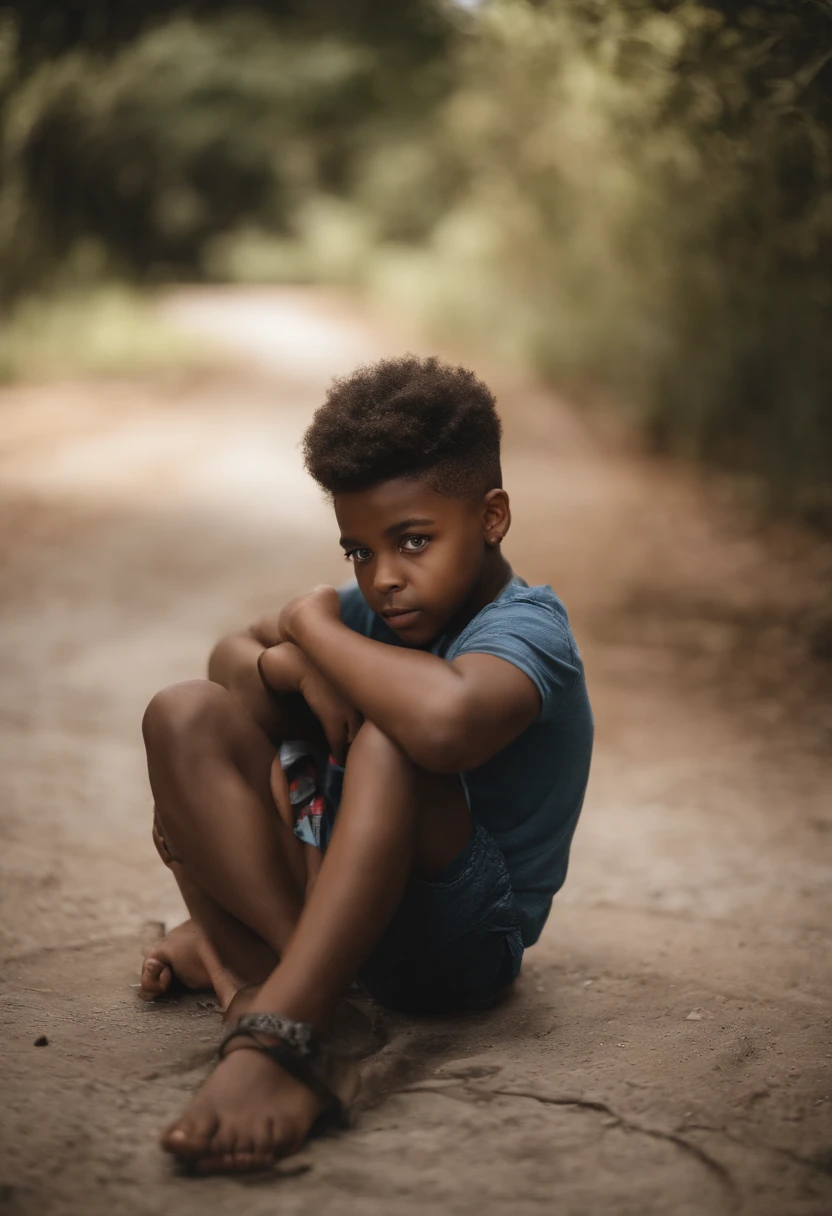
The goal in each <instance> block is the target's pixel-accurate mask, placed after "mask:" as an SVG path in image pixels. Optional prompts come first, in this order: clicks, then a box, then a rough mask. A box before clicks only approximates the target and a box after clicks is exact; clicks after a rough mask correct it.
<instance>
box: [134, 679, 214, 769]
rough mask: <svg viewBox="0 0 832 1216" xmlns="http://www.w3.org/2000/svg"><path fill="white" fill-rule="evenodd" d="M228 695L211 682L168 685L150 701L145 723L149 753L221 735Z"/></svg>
mask: <svg viewBox="0 0 832 1216" xmlns="http://www.w3.org/2000/svg"><path fill="white" fill-rule="evenodd" d="M227 697H228V693H227V692H226V691H225V689H224V688H221V687H220V685H218V684H212V683H211V682H210V681H209V680H185V681H183V682H182V683H180V684H169V685H168V686H167V688H163V689H161V691H159V692H157V693H156V695H155V696H154V697H153V698H151V701H150V703H149V705H148V707H147V709H146V710H145V714H144V718H143V719H142V734H143V735H144V741H145V747H146V748H147V751H148V753H154V754H155V753H158V752H160V751H164V752H165V753H168V754H170V752H171V750H172V749H176V750H179V749H180V748H181V747H182V746H187V747H190V746H192V745H193V744H195V743H198V741H199V740H203V739H213V738H215V737H216V735H217V734H218V733H219V731H220V727H221V722H222V718H223V715H224V712H225V708H226V707H225V701H226V699H227Z"/></svg>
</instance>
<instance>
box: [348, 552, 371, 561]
mask: <svg viewBox="0 0 832 1216" xmlns="http://www.w3.org/2000/svg"><path fill="white" fill-rule="evenodd" d="M372 556H373V551H372V549H350V550H349V552H347V553H345V554H344V557H345V558H346V559H347V561H348V562H350V561H354V562H368V561H369V560H370V558H371V557H372Z"/></svg>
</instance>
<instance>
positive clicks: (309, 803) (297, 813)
mask: <svg viewBox="0 0 832 1216" xmlns="http://www.w3.org/2000/svg"><path fill="white" fill-rule="evenodd" d="M278 755H279V756H280V763H281V766H282V768H283V771H284V773H285V774H286V782H287V784H288V786H289V802H290V803H291V805H292V811H293V813H294V818H295V826H294V833H295V835H296V836H297V838H298V840H302V841H303V842H304V844H311V845H313V846H314V847H315V848H316V849H320V848H321V847H322V844H321V841H322V832H323V822H324V810H325V801H324V793H323V776H322V774H321V772H320V769H319V763H318V762H316V758H315V756H314V755H313V754H312V752H311V751H310V749H309V746H308V744H306V743H303V742H302V741H301V740H298V739H288V740H287V741H286V742H285V743H283V744H281V747H280V751H279V753H278ZM330 759H331V757H330Z"/></svg>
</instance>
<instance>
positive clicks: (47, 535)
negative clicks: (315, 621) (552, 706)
mask: <svg viewBox="0 0 832 1216" xmlns="http://www.w3.org/2000/svg"><path fill="white" fill-rule="evenodd" d="M170 307H171V309H172V310H174V311H175V312H176V315H177V316H178V318H179V320H180V322H181V323H182V324H188V325H190V326H191V327H197V328H199V329H200V330H201V331H202V332H204V333H206V334H208V335H209V336H211V337H212V338H215V339H221V338H223V339H225V340H226V341H230V342H232V343H234V344H236V346H237V347H238V349H241V350H244V351H245V352H246V355H247V362H248V368H247V370H246V371H243V370H239V371H237V370H230V371H229V372H228V374H227V375H215V376H212V377H211V378H210V379H206V380H205V381H204V382H199V381H196V380H193V379H192V380H191V381H190V382H189V383H187V384H179V385H167V386H165V385H159V384H153V385H141V384H133V385H120V386H118V385H117V386H106V387H102V386H97V387H95V388H94V389H89V388H85V386H74V387H67V386H62V387H61V386H57V387H42V388H38V389H25V390H24V389H20V390H16V391H14V392H11V391H9V392H7V393H6V394H5V395H4V396H3V397H2V398H0V420H2V422H1V423H0V427H1V429H2V435H1V436H0V486H2V490H1V491H0V513H2V521H3V528H2V551H3V553H4V554H5V558H6V560H5V564H4V566H3V568H2V572H0V594H2V603H3V623H2V631H1V633H0V648H1V649H0V664H2V671H3V680H2V685H0V722H2V735H0V787H2V800H0V830H1V831H2V844H3V847H2V853H0V884H2V885H1V887H0V890H1V891H2V904H3V907H2V920H0V952H2V956H3V968H2V985H1V986H0V1030H1V1031H2V1039H1V1040H0V1041H2V1049H1V1050H2V1092H3V1102H2V1110H0V1131H2V1148H0V1211H2V1212H4V1213H5V1212H8V1213H20V1214H24V1213H25V1214H26V1216H30V1214H31V1216H34V1214H35V1213H38V1216H47V1214H50V1216H51V1214H52V1213H56V1214H59V1213H60V1214H62V1213H67V1214H68V1213H72V1214H75V1213H78V1214H83V1216H96V1214H98V1213H101V1214H102V1216H104V1214H105V1213H106V1214H107V1216H109V1214H111V1213H119V1214H120V1216H121V1214H122V1213H123V1214H125V1216H140V1214H143V1213H148V1214H150V1213H157V1212H159V1211H162V1210H169V1211H175V1212H177V1213H183V1214H184V1216H186V1214H189V1213H194V1214H196V1213H202V1212H207V1211H210V1212H212V1213H217V1214H218V1216H224V1214H228V1216H230V1214H231V1213H235V1214H236V1213H237V1212H238V1211H245V1212H246V1213H247V1214H248V1213H251V1214H252V1216H260V1214H261V1213H262V1214H263V1216H265V1214H266V1213H270V1214H271V1213H273V1212H274V1211H276V1210H280V1211H281V1212H282V1213H285V1214H287V1216H291V1214H294V1213H303V1214H306V1213H310V1214H312V1213H315V1214H316V1216H317V1214H318V1213H320V1212H323V1211H332V1212H335V1213H338V1214H339V1216H340V1214H341V1213H344V1214H352V1213H355V1214H356V1216H358V1214H359V1213H360V1214H361V1216H375V1214H376V1213H377V1214H378V1216H391V1214H393V1216H399V1214H401V1216H406V1214H407V1216H409V1214H410V1213H413V1214H414V1216H415V1214H416V1213H417V1212H418V1213H421V1212H423V1211H425V1210H427V1211H430V1212H438V1213H443V1214H444V1213H454V1214H456V1213H460V1214H462V1213H469V1212H470V1213H477V1214H478V1216H481V1214H483V1213H489V1214H490V1213H495V1214H496V1213H498V1212H499V1213H501V1212H503V1211H505V1210H507V1209H508V1210H510V1211H512V1212H513V1213H514V1214H515V1216H527V1214H528V1216H532V1214H534V1216H538V1214H542V1213H544V1212H545V1213H548V1212H553V1211H556V1212H558V1213H563V1214H564V1216H567V1214H568V1216H586V1214H588V1213H590V1214H594V1213H604V1214H607V1213H610V1214H615V1216H618V1214H621V1216H624V1214H627V1216H654V1214H655V1216H664V1214H666V1213H674V1214H675V1213H684V1214H687V1213H690V1214H693V1213H696V1214H700V1213H703V1214H704V1213H708V1214H709V1216H711V1214H713V1216H721V1214H723V1213H725V1214H726V1216H727V1214H730V1213H735V1212H745V1213H749V1214H750V1213H754V1214H755V1216H758V1214H759V1216H768V1214H771V1216H802V1214H804V1213H805V1214H807V1216H808V1214H809V1213H813V1214H815V1213H817V1214H818V1216H820V1214H821V1213H824V1214H826V1213H829V1211H830V1210H832V1035H830V1021H831V1020H832V1019H831V1018H830V996H831V995H832V991H830V990H831V989H832V984H831V983H830V965H829V944H828V942H829V926H830V924H832V884H830V871H831V870H832V860H831V859H830V853H831V852H832V809H830V764H829V758H828V757H829V739H830V727H832V717H830V700H829V698H828V696H826V695H824V694H823V688H822V687H821V685H822V683H823V682H824V681H825V680H826V679H827V678H828V677H827V676H826V675H824V674H823V673H824V672H828V664H826V665H824V664H823V663H822V662H821V661H820V660H819V659H817V658H815V659H814V660H813V659H812V658H811V655H810V654H809V651H810V650H811V648H812V647H814V649H815V651H816V652H817V653H818V654H820V653H822V652H823V648H824V638H825V637H826V633H825V631H826V630H828V626H829V622H828V619H827V617H826V616H825V615H824V614H825V608H824V599H823V593H822V591H823V587H824V585H825V586H826V587H828V585H829V583H828V581H825V580H827V579H828V573H829V572H828V565H827V563H828V553H827V550H826V549H824V548H820V547H818V548H815V547H813V544H812V542H811V541H810V540H809V539H808V538H800V537H797V536H795V535H793V534H789V535H788V536H785V534H781V535H779V537H778V535H768V536H767V537H762V536H759V535H756V534H755V533H754V532H753V530H752V529H751V528H750V527H749V526H748V524H747V522H745V521H743V519H742V518H741V517H740V516H738V515H737V513H736V512H733V511H731V510H729V509H728V508H727V507H726V506H725V504H724V503H721V502H720V501H719V500H718V498H715V497H714V495H713V494H709V493H706V492H705V489H704V488H703V487H702V486H701V485H697V484H696V482H695V481H693V480H692V478H691V477H690V475H689V474H688V473H686V472H685V471H684V470H680V469H673V468H667V467H662V466H659V465H655V464H653V463H651V462H649V461H647V460H645V459H643V458H640V457H638V456H637V455H634V454H632V453H626V452H623V451H620V450H618V451H617V450H615V449H614V448H612V447H610V446H609V445H607V444H606V443H605V442H604V441H602V440H601V439H600V438H599V437H598V436H597V435H594V434H593V433H592V432H591V431H590V430H589V429H588V428H587V427H586V425H585V424H584V423H582V422H580V421H579V420H578V418H577V417H576V416H575V415H574V414H573V413H571V412H570V411H569V410H568V409H567V408H566V407H565V406H564V405H563V404H562V403H560V402H558V401H557V400H555V399H552V398H548V397H544V396H543V395H542V394H541V393H540V392H539V391H536V390H533V389H530V388H528V386H518V385H516V384H514V385H512V384H511V383H508V384H500V385H499V386H498V387H499V390H500V398H501V403H502V408H503V411H504V414H505V417H506V421H507V451H506V478H507V484H508V487H509V489H510V491H511V492H512V498H513V503H514V509H515V520H516V522H515V526H514V530H513V533H512V543H511V545H510V547H509V550H508V552H509V556H510V557H511V559H512V561H513V562H514V564H515V566H516V567H517V568H518V569H519V570H520V571H521V572H522V573H524V574H525V575H526V577H527V578H529V579H530V580H534V581H547V582H551V583H552V584H553V585H554V586H555V587H556V589H558V590H559V591H560V592H561V593H562V594H563V596H564V598H565V599H566V602H567V604H568V605H569V607H570V611H571V614H572V617H573V621H574V624H575V628H576V633H577V636H578V639H579V642H580V643H581V645H582V648H583V650H584V653H585V657H586V660H587V667H588V672H589V676H590V682H591V683H590V687H591V692H592V695H593V701H594V705H595V709H596V714H597V719H598V748H597V754H596V760H595V765H594V771H593V777H592V782H591V787H590V793H589V798H588V803H587V809H586V812H585V816H584V821H583V823H582V826H581V828H580V829H579V832H578V836H577V840H576V845H575V849H574V854H573V865H572V870H571V873H570V877H569V880H568V882H567V886H566V888H565V889H564V891H563V892H562V893H561V895H560V896H559V897H558V899H557V900H556V904H555V909H554V912H553V915H552V917H551V919H550V922H549V924H548V926H547V929H546V932H545V935H544V938H543V940H542V941H541V943H540V944H539V946H538V947H536V948H535V949H534V950H533V951H531V952H530V954H529V955H528V959H527V964H526V966H525V969H524V977H523V979H522V983H521V987H520V992H519V995H518V996H517V998H516V999H514V1000H513V1001H511V1002H509V1003H508V1004H507V1005H506V1006H504V1007H503V1008H502V1009H500V1010H499V1011H498V1012H496V1013H493V1014H490V1015H478V1016H477V1017H476V1018H471V1019H453V1020H447V1021H445V1020H440V1021H435V1020H433V1021H431V1020H422V1021H415V1020H414V1021H411V1022H407V1021H405V1020H402V1019H396V1018H390V1017H386V1016H384V1017H380V1016H377V1015H374V1016H373V1017H372V1018H369V1020H368V1018H367V1017H365V1016H364V1015H362V1014H359V1013H356V1014H355V1018H354V1024H353V1025H349V1026H346V1027H345V1030H344V1033H345V1035H347V1036H349V1037H350V1039H351V1041H352V1043H353V1047H354V1050H355V1051H356V1053H357V1054H360V1055H363V1056H366V1064H365V1073H366V1078H367V1090H368V1093H369V1095H370V1097H371V1099H373V1100H372V1101H368V1102H367V1104H366V1105H365V1107H364V1109H362V1110H361V1111H359V1113H358V1116H357V1126H356V1128H355V1130H354V1131H352V1132H351V1133H350V1134H349V1135H347V1136H342V1137H338V1138H334V1139H328V1140H321V1141H318V1142H316V1143H315V1144H313V1145H312V1146H311V1147H310V1149H309V1150H308V1151H307V1152H306V1153H305V1154H304V1155H303V1157H302V1158H301V1159H300V1160H299V1161H298V1162H297V1163H291V1164H290V1165H288V1166H287V1167H286V1168H285V1170H284V1171H282V1172H283V1173H285V1175H286V1176H285V1177H280V1178H276V1179H274V1180H267V1181H265V1182H264V1181H263V1180H258V1181H234V1180H228V1179H220V1180H211V1181H194V1180H189V1179H184V1178H180V1177H177V1176H175V1175H174V1174H173V1173H172V1171H171V1168H170V1165H169V1163H168V1162H167V1160H166V1159H164V1158H163V1157H162V1155H161V1154H160V1153H159V1152H158V1151H157V1149H156V1147H155V1136H156V1133H157V1132H158V1130H159V1128H160V1127H161V1126H162V1125H163V1124H164V1123H165V1122H166V1121H167V1120H169V1119H170V1118H172V1117H173V1116H174V1115H175V1114H176V1113H177V1112H178V1111H179V1110H180V1108H181V1107H182V1105H183V1102H184V1101H185V1098H186V1095H187V1094H188V1093H190V1092H191V1090H192V1089H193V1088H194V1086H195V1085H196V1084H197V1083H198V1081H199V1079H200V1077H201V1075H202V1074H203V1071H204V1069H205V1067H206V1061H207V1060H208V1058H209V1056H210V1053H211V1050H212V1047H213V1045H214V1044H215V1042H216V1040H217V1036H218V1027H217V1023H216V1014H215V1013H214V1012H213V1011H212V1009H211V1008H210V1003H209V1002H207V1001H205V1000H203V999H197V998H196V997H193V998H189V999H187V1000H185V1001H182V1002H164V1003H159V1004H158V1005H155V1006H147V1005H144V1004H142V1003H140V1002H139V1001H138V1000H137V998H136V996H135V991H134V989H133V988H131V984H133V985H135V982H136V966H137V960H138V949H139V942H140V938H141V935H142V933H143V932H146V933H147V932H153V922H156V921H167V922H169V923H172V922H174V921H175V920H176V919H178V918H179V916H180V915H181V908H180V906H179V904H178V899H177V898H176V897H175V896H174V893H173V891H172V890H171V886H170V883H169V882H168V875H167V873H166V872H165V871H164V870H163V869H162V867H161V866H159V864H158V862H157V860H156V857H155V854H154V852H153V850H152V846H151V843H150V835H149V819H148V794H147V788H146V778H145V774H144V769H143V757H142V752H141V748H140V744H139V738H138V722H139V718H140V715H141V712H142V709H143V706H144V704H145V702H146V701H147V699H148V698H149V696H150V695H151V694H152V692H153V691H154V690H155V689H157V688H158V687H160V686H161V685H163V684H165V683H168V682H170V681H173V680H176V679H180V678H184V677H188V676H192V675H194V674H197V673H199V672H200V671H201V670H202V667H203V664H204V659H205V655H206V653H207V651H208V649H209V646H210V644H211V642H212V640H213V639H214V638H215V637H216V636H217V635H218V634H220V633H221V632H222V631H223V630H225V629H227V628H229V627H231V626H234V625H236V624H239V623H241V622H244V621H246V620H247V619H248V618H250V617H252V616H253V615H255V614H256V613H258V612H260V611H263V610H264V609H266V608H268V607H269V606H270V605H272V604H274V603H276V602H279V601H281V600H283V599H284V598H285V597H287V596H289V595H291V594H292V593H294V592H296V591H299V590H302V589H304V588H305V587H306V586H308V585H309V584H310V583H312V582H320V581H324V580H326V581H335V582H337V581H339V580H341V579H342V578H343V577H344V567H343V564H342V562H341V559H340V558H339V556H338V554H337V552H336V546H335V544H334V536H333V534H332V531H331V527H330V525H329V519H328V511H327V508H326V507H325V505H324V504H323V503H322V502H321V501H320V498H319V496H318V494H317V492H316V491H315V489H314V488H313V487H311V486H310V485H309V484H308V483H307V481H306V479H305V478H304V476H303V474H302V472H301V470H300V466H299V459H298V455H297V452H296V450H295V444H296V443H297V440H298V438H299V436H300V434H301V432H302V429H303V426H304V424H305V422H306V420H307V419H308V417H309V414H310V412H311V410H312V409H313V408H314V406H315V405H316V404H317V403H318V401H319V400H320V396H321V392H322V389H323V386H324V385H325V383H326V381H327V380H328V379H329V377H330V376H331V375H332V374H333V373H334V372H337V371H340V370H346V369H348V368H349V367H350V366H352V365H353V364H354V363H356V362H357V361H360V360H363V359H366V358H372V357H374V356H377V355H379V354H381V353H384V352H385V351H387V350H391V349H392V348H393V347H392V345H391V344H392V343H393V342H394V339H393V338H391V337H390V336H388V335H385V333H384V332H383V331H382V330H381V329H379V328H378V327H372V326H369V325H367V324H365V323H363V322H361V321H360V320H356V319H355V318H353V317H351V316H350V315H349V314H348V313H346V312H345V311H344V310H343V309H342V308H341V307H340V306H338V305H336V304H333V303H331V302H327V301H325V300H323V299H318V298H316V297H313V296H309V295H305V294H303V293H280V292H270V293H248V294H245V293H243V294H237V295H236V296H231V295H229V294H227V293H226V294H222V293H204V292H202V293H186V294H185V295H183V296H181V297H178V298H177V299H175V300H174V301H172V303H171V305H170ZM818 673H821V674H820V675H819V674H818ZM41 1035H46V1036H47V1038H48V1040H49V1043H48V1046H46V1047H36V1046H34V1043H35V1040H36V1039H37V1038H38V1036H41ZM385 1095H386V1096H385ZM380 1098H383V1100H381V1101H379V1100H378V1099H380Z"/></svg>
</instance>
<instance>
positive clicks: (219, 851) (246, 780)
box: [142, 680, 305, 1005]
mask: <svg viewBox="0 0 832 1216" xmlns="http://www.w3.org/2000/svg"><path fill="white" fill-rule="evenodd" d="M144 735H145V744H146V747H147V755H148V770H149V773H150V781H151V787H152V789H153V793H154V798H155V802H156V817H157V821H158V823H159V826H160V828H161V830H162V835H163V836H164V843H165V845H166V846H167V849H168V850H169V851H170V853H171V854H172V855H173V858H175V859H176V860H173V861H169V867H170V869H171V871H172V873H173V874H174V877H175V878H176V881H177V883H178V884H179V887H180V890H181V892H182V895H183V898H184V900H185V903H186V905H187V907H188V910H189V911H190V913H191V916H192V919H193V924H190V925H187V926H181V927H180V929H179V930H174V932H173V934H171V935H169V937H168V938H166V939H165V940H164V942H161V943H160V944H159V946H158V947H156V948H155V949H154V951H152V952H151V954H150V955H149V957H148V958H147V959H146V960H145V965H144V968H143V971H142V986H143V990H144V992H145V994H146V995H148V996H153V995H157V994H158V992H160V991H163V990H164V988H165V987H167V984H168V983H169V982H170V970H173V971H174V972H177V973H178V971H177V969H178V968H179V970H180V971H183V974H181V975H180V978H181V979H182V980H183V981H184V982H185V983H193V984H194V985H195V986H197V985H198V986H202V985H203V984H205V983H206V981H207V982H208V983H210V984H211V985H212V986H213V987H214V988H215V990H216V992H217V995H218V997H219V999H220V1002H221V1004H222V1005H226V1004H227V1003H228V1001H229V1000H230V999H231V997H232V996H233V994H234V992H235V991H236V990H237V989H238V988H239V987H241V986H243V985H245V984H248V983H254V982H262V980H263V979H264V978H265V976H266V975H268V974H269V972H270V971H271V970H272V969H273V967H274V965H275V962H276V960H277V957H278V954H279V952H280V950H281V949H282V947H283V945H285V943H286V941H287V940H288V937H289V935H290V933H291V932H292V929H293V927H294V925H295V923H296V921H297V917H298V915H299V912H300V907H301V905H302V902H303V888H304V879H305V866H304V861H303V855H302V851H301V850H302V846H301V844H300V842H299V841H298V840H297V839H296V838H295V836H294V835H293V833H292V832H291V831H289V829H288V828H287V827H286V825H285V824H284V823H283V821H282V820H281V819H280V817H279V816H278V815H277V813H276V811H275V807H274V801H273V798H272V795H271V791H270V785H269V776H270V770H271V765H272V762H273V760H274V758H275V755H276V751H275V748H274V746H273V744H272V743H271V741H270V740H269V739H268V738H267V737H266V735H265V734H264V733H263V731H262V730H261V729H260V728H259V727H258V726H257V725H256V723H255V722H254V721H253V720H252V718H251V717H250V716H249V714H248V713H246V711H245V710H244V709H243V707H242V705H241V703H240V702H239V700H238V699H237V698H236V697H234V696H233V695H232V694H230V693H229V692H227V691H226V690H225V689H224V688H222V687H220V686H219V685H217V684H213V683H209V682H208V681H205V680H194V681H189V682H186V683H183V684H177V685H173V686H171V687H170V688H166V689H164V690H163V691H162V692H161V693H158V694H157V695H156V696H155V697H154V698H153V700H152V701H151V703H150V705H149V707H148V710H147V713H146V714H145V720H144ZM166 968H167V969H168V972H167V974H166V973H165V969H166Z"/></svg>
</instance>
